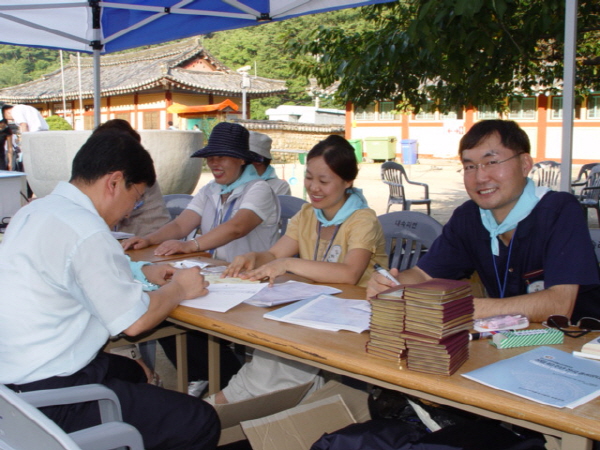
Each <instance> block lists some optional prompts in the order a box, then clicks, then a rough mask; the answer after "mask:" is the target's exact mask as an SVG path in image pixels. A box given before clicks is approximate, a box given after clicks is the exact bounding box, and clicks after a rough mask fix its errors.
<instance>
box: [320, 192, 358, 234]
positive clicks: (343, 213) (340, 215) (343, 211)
mask: <svg viewBox="0 0 600 450" xmlns="http://www.w3.org/2000/svg"><path fill="white" fill-rule="evenodd" d="M346 192H348V193H349V194H350V197H348V199H347V200H346V202H345V203H344V205H343V206H342V207H341V208H340V209H339V211H338V212H337V213H336V214H335V217H334V218H333V219H331V220H327V218H326V217H325V214H323V211H322V210H320V209H317V208H314V211H315V216H317V220H318V221H319V222H320V223H321V225H322V226H324V227H330V226H331V225H341V224H342V223H344V221H345V220H346V219H347V218H348V217H350V216H351V215H352V214H353V213H354V211H357V210H359V209H365V208H368V207H369V205H368V203H367V199H366V198H365V196H364V195H363V193H362V189H358V188H349V189H347V190H346Z"/></svg>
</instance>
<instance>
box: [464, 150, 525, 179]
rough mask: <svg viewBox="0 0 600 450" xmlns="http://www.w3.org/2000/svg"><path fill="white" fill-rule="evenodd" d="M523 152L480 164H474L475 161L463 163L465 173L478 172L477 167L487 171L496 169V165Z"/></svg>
mask: <svg viewBox="0 0 600 450" xmlns="http://www.w3.org/2000/svg"><path fill="white" fill-rule="evenodd" d="M522 154H523V153H522V152H521V153H517V154H516V155H513V156H511V157H510V158H506V159H503V160H502V161H488V162H486V163H479V164H474V163H469V164H463V169H464V171H465V175H466V174H474V173H475V172H477V169H482V170H485V171H488V170H490V169H495V168H496V166H498V165H500V164H502V163H505V162H506V161H510V160H511V159H513V158H516V157H517V156H519V155H522Z"/></svg>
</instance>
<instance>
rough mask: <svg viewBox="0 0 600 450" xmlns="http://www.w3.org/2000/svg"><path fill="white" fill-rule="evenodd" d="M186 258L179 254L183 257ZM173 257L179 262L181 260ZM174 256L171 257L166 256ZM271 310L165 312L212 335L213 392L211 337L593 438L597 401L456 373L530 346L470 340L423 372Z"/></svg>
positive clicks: (582, 441) (359, 293) (552, 431)
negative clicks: (444, 367) (532, 392)
mask: <svg viewBox="0 0 600 450" xmlns="http://www.w3.org/2000/svg"><path fill="white" fill-rule="evenodd" d="M191 256H192V255H191V254H190V255H185V256H184V257H183V258H189V257H191ZM183 258H182V255H179V258H178V259H183ZM173 259H175V258H173ZM330 285H331V286H334V287H337V288H340V289H342V291H343V292H342V294H340V296H342V297H344V298H358V299H362V298H365V291H364V289H363V288H359V287H356V286H348V285H335V284H330ZM270 309H273V308H258V307H255V306H251V305H247V304H240V305H238V306H236V307H234V308H232V309H231V310H229V311H228V312H226V313H218V312H213V311H205V310H200V309H194V308H189V307H184V306H179V307H178V308H176V309H175V310H174V311H173V313H172V314H171V318H170V319H169V320H171V321H172V322H174V323H177V324H179V325H182V326H185V327H187V328H191V329H196V330H200V331H203V332H205V333H207V334H208V335H209V337H211V344H212V345H210V347H209V358H211V364H210V372H209V374H210V377H209V378H210V390H211V392H215V391H216V390H218V373H219V364H218V361H219V358H218V355H219V352H218V341H217V338H222V339H226V340H229V341H233V342H235V343H240V344H243V345H248V346H250V347H253V348H258V349H261V350H264V351H266V352H269V353H272V354H275V355H278V356H282V357H284V358H288V359H294V360H298V361H302V362H304V363H306V364H309V365H312V366H315V367H319V368H322V369H324V370H328V371H330V372H333V373H338V374H342V375H346V376H349V377H352V378H355V379H358V380H362V381H366V382H368V383H372V384H375V385H378V386H382V387H385V388H390V389H395V390H398V391H401V392H405V393H407V394H410V395H415V396H417V397H420V398H423V399H427V400H431V401H434V402H437V403H440V404H445V405H450V406H453V407H456V408H459V409H462V410H465V411H469V412H473V413H476V414H479V415H481V416H485V417H489V418H493V419H498V420H502V421H505V422H509V423H512V424H515V425H519V426H523V427H525V428H529V429H532V430H536V431H539V432H542V433H544V434H547V435H551V436H555V437H557V438H559V439H562V448H563V449H564V450H591V448H592V441H591V440H592V439H593V440H600V399H595V400H593V401H591V402H588V403H586V404H584V405H581V406H578V407H577V408H575V409H567V408H563V409H560V408H554V407H551V406H546V405H542V404H539V403H536V402H533V401H530V400H527V399H524V398H521V397H518V396H516V395H512V394H509V393H507V392H503V391H500V390H497V389H492V388H489V387H486V386H484V385H482V384H479V383H477V382H475V381H472V380H469V379H467V378H465V377H462V376H461V374H462V373H465V372H469V371H471V370H475V369H477V368H480V367H483V366H485V365H488V364H491V363H493V362H495V361H498V360H500V359H507V358H510V357H512V356H515V355H517V354H520V353H523V352H525V351H528V350H530V349H531V348H530V347H522V348H514V349H504V350H498V349H496V348H495V347H493V346H491V345H490V344H489V343H488V342H487V341H486V340H479V341H472V342H471V343H470V349H469V351H470V357H469V360H468V361H467V362H466V363H465V364H464V365H463V366H462V367H461V368H460V369H459V370H458V371H457V372H456V373H455V374H453V375H452V376H439V375H429V374H423V373H419V372H414V371H410V370H407V368H406V364H405V362H403V363H401V364H400V365H398V364H397V363H394V362H391V361H386V360H383V359H379V358H376V357H374V356H371V355H368V354H367V353H366V352H365V350H364V349H365V344H366V343H367V341H368V338H369V335H368V333H367V332H365V333H361V334H357V333H351V332H345V331H340V332H331V331H322V330H316V329H310V328H306V327H301V326H297V325H292V324H287V323H282V322H278V321H274V320H269V319H264V318H263V314H264V313H265V312H267V311H269V310H270ZM593 336H597V334H592V335H588V336H586V337H585V338H584V339H574V338H570V337H565V343H564V344H562V345H557V346H556V348H559V349H561V350H564V351H567V352H571V351H573V350H579V349H580V348H581V346H582V345H583V343H584V342H586V341H587V340H589V339H591V338H592V337H593Z"/></svg>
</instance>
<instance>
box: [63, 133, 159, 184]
mask: <svg viewBox="0 0 600 450" xmlns="http://www.w3.org/2000/svg"><path fill="white" fill-rule="evenodd" d="M116 171H121V172H123V176H124V178H125V184H126V186H128V187H129V186H130V185H131V184H139V183H146V185H147V186H148V187H150V186H153V185H154V183H155V182H156V172H155V171H154V163H153V162H152V157H151V156H150V153H148V151H147V150H146V149H144V147H142V145H141V144H140V143H139V142H138V141H136V140H135V138H134V137H132V136H131V134H130V133H128V132H126V131H122V130H117V129H107V130H104V131H102V132H99V133H94V134H92V135H91V136H90V138H89V139H88V140H87V141H86V143H85V144H83V146H82V147H81V148H80V149H79V151H78V152H77V154H76V155H75V158H74V159H73V166H72V169H71V180H70V181H81V182H84V183H93V182H94V181H96V180H98V179H100V178H102V177H103V176H104V175H106V174H109V173H112V172H116Z"/></svg>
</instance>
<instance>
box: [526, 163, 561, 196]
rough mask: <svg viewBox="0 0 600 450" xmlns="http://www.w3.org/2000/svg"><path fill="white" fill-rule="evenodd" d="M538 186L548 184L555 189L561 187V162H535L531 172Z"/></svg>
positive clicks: (530, 176) (530, 175)
mask: <svg viewBox="0 0 600 450" xmlns="http://www.w3.org/2000/svg"><path fill="white" fill-rule="evenodd" d="M529 178H531V179H532V180H533V182H534V183H535V185H536V186H546V187H547V188H549V189H552V190H553V191H557V190H559V187H560V163H557V162H556V161H541V162H539V163H535V164H534V165H533V168H532V169H531V173H530V174H529Z"/></svg>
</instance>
